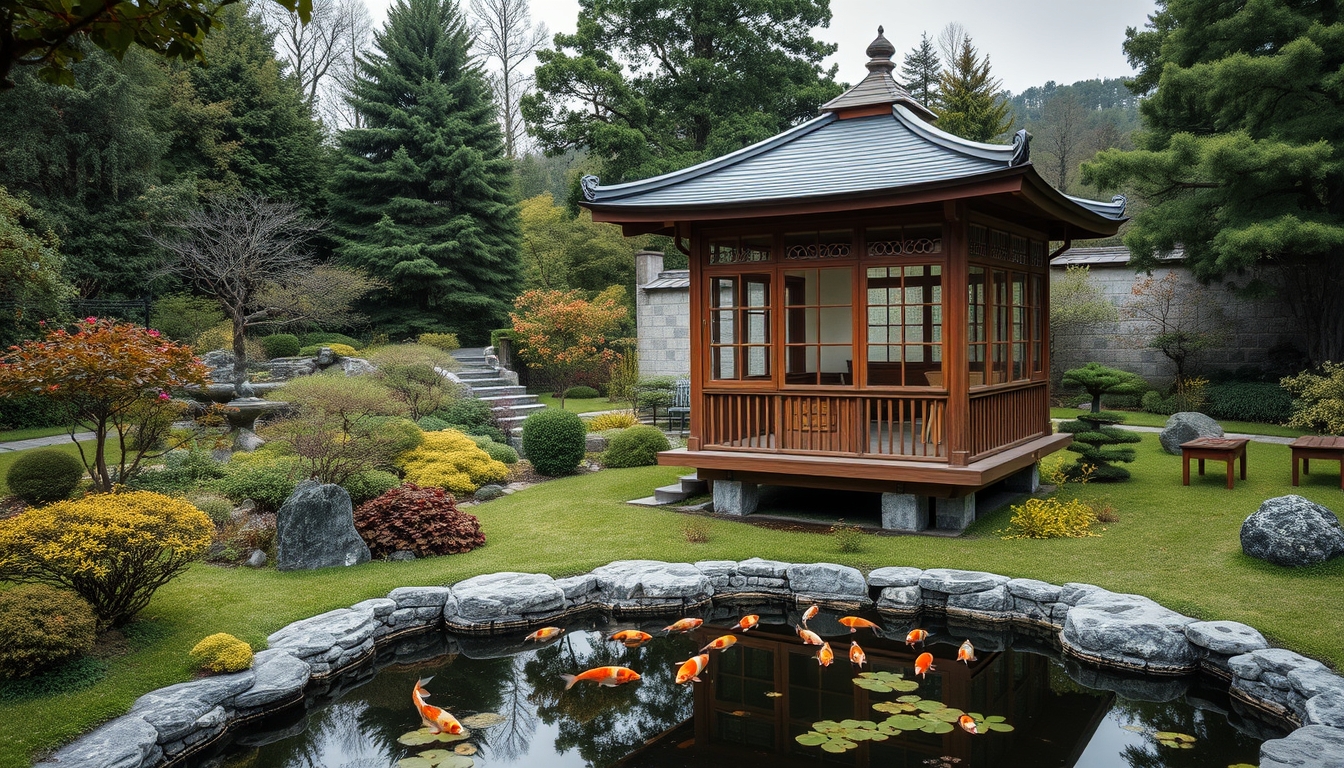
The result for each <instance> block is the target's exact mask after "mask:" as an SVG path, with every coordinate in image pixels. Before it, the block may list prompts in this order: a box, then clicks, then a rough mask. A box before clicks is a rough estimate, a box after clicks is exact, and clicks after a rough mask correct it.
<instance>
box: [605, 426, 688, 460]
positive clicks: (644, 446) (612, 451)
mask: <svg viewBox="0 0 1344 768" xmlns="http://www.w3.org/2000/svg"><path fill="white" fill-rule="evenodd" d="M671 448H672V444H671V443H669V442H668V440H667V435H664V434H663V431H662V430H661V429H658V428H657V427H650V426H644V425H641V426H636V427H630V428H629V429H623V430H621V431H620V432H617V433H616V434H614V435H612V436H611V441H610V442H609V443H607V450H606V451H604V452H603V453H602V466H604V467H614V468H621V467H651V466H653V465H654V464H657V463H658V452H659V451H667V450H671Z"/></svg>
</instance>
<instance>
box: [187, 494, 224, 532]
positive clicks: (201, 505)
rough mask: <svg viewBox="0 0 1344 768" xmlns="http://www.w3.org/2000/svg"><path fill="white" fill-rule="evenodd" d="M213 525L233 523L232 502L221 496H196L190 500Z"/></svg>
mask: <svg viewBox="0 0 1344 768" xmlns="http://www.w3.org/2000/svg"><path fill="white" fill-rule="evenodd" d="M191 503H192V504H195V505H196V508H197V509H199V510H201V511H202V512H204V513H205V516H206V517H208V518H210V522H212V523H214V524H215V525H225V524H226V523H230V522H233V502H232V501H229V500H228V499H226V498H224V497H222V496H197V497H195V498H193V499H192V500H191Z"/></svg>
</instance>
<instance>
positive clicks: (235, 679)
mask: <svg viewBox="0 0 1344 768" xmlns="http://www.w3.org/2000/svg"><path fill="white" fill-rule="evenodd" d="M254 679H255V675H254V674H253V672H252V670H250V669H249V670H247V671H245V672H237V673H235V674H231V675H216V676H214V677H207V678H203V679H201V680H193V681H191V682H189V683H178V684H177V685H170V686H168V687H167V688H160V689H158V690H156V691H151V692H150V693H146V694H145V695H144V696H141V697H140V698H138V699H136V700H135V704H133V705H132V706H131V711H130V714H132V715H136V716H138V717H140V718H142V719H143V720H144V721H145V722H147V723H149V724H150V725H152V726H154V728H155V729H156V730H157V731H158V732H159V743H160V744H168V743H169V742H171V741H175V740H177V739H180V738H182V737H183V736H186V735H187V734H188V733H190V732H191V731H193V730H195V729H196V727H197V726H196V721H197V720H199V719H200V718H201V717H203V716H204V715H206V714H207V713H208V712H210V711H211V710H213V709H214V708H215V707H217V706H219V705H220V704H223V703H225V702H226V701H228V700H229V699H231V698H232V697H234V696H236V695H238V694H239V693H242V692H243V691H245V690H247V689H248V688H251V687H252V683H253V680H254Z"/></svg>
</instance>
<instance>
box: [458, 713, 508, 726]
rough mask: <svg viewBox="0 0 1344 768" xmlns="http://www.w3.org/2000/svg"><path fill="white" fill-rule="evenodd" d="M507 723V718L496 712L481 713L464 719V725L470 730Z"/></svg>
mask: <svg viewBox="0 0 1344 768" xmlns="http://www.w3.org/2000/svg"><path fill="white" fill-rule="evenodd" d="M506 721H508V718H507V717H505V716H503V715H500V714H496V713H494V712H481V713H479V714H475V715H472V716H471V717H464V718H462V724H463V725H465V726H467V727H468V728H489V727H490V726H492V725H499V724H500V723H503V722H506Z"/></svg>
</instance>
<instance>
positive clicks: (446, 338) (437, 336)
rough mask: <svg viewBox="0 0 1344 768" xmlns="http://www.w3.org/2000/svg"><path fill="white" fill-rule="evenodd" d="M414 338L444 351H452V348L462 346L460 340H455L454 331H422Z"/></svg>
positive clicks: (418, 341)
mask: <svg viewBox="0 0 1344 768" xmlns="http://www.w3.org/2000/svg"><path fill="white" fill-rule="evenodd" d="M415 340H416V342H417V343H420V344H425V345H427V346H431V347H438V348H439V349H442V350H443V351H444V352H452V351H453V350H454V349H461V348H462V344H461V342H459V341H458V340H457V334H456V333H422V334H420V335H419V336H417V337H416V339H415Z"/></svg>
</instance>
